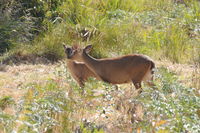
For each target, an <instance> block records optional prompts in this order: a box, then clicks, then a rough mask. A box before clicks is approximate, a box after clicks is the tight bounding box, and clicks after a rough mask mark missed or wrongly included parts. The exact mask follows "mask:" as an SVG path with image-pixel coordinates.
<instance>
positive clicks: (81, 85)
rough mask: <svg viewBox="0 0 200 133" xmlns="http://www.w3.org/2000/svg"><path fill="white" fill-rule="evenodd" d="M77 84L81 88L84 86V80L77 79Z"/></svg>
mask: <svg viewBox="0 0 200 133" xmlns="http://www.w3.org/2000/svg"><path fill="white" fill-rule="evenodd" d="M78 84H79V86H80V87H81V88H83V87H84V86H85V84H84V81H83V80H82V79H79V80H78Z"/></svg>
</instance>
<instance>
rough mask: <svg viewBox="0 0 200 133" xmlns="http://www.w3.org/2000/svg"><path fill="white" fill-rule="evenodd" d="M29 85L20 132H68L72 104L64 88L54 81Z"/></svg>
mask: <svg viewBox="0 0 200 133" xmlns="http://www.w3.org/2000/svg"><path fill="white" fill-rule="evenodd" d="M28 87H29V90H28V92H27V95H26V96H25V101H24V104H23V110H22V111H23V115H22V116H21V118H20V119H21V122H22V124H21V126H20V128H19V132H38V133H39V132H68V131H69V128H70V127H68V124H69V123H70V122H69V118H68V115H69V112H70V108H71V107H70V106H71V105H70V102H69V101H68V98H67V97H66V95H65V93H63V90H62V89H60V88H59V86H58V85H57V84H56V83H55V82H53V81H49V82H47V83H46V84H45V85H44V86H40V85H37V84H33V85H30V86H28Z"/></svg>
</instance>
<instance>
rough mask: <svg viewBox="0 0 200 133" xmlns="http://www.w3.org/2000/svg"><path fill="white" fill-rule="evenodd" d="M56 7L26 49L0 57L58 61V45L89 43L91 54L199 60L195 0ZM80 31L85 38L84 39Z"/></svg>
mask: <svg viewBox="0 0 200 133" xmlns="http://www.w3.org/2000/svg"><path fill="white" fill-rule="evenodd" d="M56 11H57V12H59V13H60V16H61V17H60V18H58V19H59V22H54V24H52V23H51V22H49V23H48V22H46V23H47V25H50V26H49V28H48V30H47V31H46V32H45V33H42V34H40V35H39V36H37V37H36V38H35V40H34V41H32V42H31V43H30V44H29V46H30V47H26V46H25V47H24V45H23V44H22V45H19V47H17V48H16V49H13V50H11V51H10V52H11V53H13V54H5V56H4V58H2V59H1V60H5V59H7V58H8V57H9V56H10V55H15V54H17V53H27V54H25V56H28V55H29V54H30V55H34V56H36V57H37V56H39V57H44V58H47V59H49V60H53V61H57V60H59V59H62V58H64V52H63V49H62V43H66V44H69V45H73V44H80V45H86V44H88V43H89V44H93V45H94V47H95V50H94V51H95V52H93V53H92V55H93V56H95V57H98V58H100V57H110V56H113V55H123V54H130V53H142V54H147V55H150V56H151V57H153V58H155V59H157V60H158V59H169V60H171V61H173V62H178V63H196V62H199V54H198V53H199V50H200V47H199V39H200V38H199V36H200V31H199V26H200V25H199V21H200V19H199V16H200V15H199V14H200V4H199V2H198V1H196V0H194V1H187V2H186V1H185V3H184V4H179V3H176V2H174V1H173V0H170V1H169V0H159V1H157V0H153V1H148V0H142V1H130V0H127V1H122V0H108V1H107V0H106V1H105V0H103V1H96V2H93V1H91V0H87V1H80V0H76V1H71V0H66V1H63V4H61V5H60V6H58V7H57V9H56ZM85 29H86V31H88V32H89V36H86V37H83V30H85ZM23 47H24V48H23ZM21 49H22V50H21ZM22 55H23V54H22Z"/></svg>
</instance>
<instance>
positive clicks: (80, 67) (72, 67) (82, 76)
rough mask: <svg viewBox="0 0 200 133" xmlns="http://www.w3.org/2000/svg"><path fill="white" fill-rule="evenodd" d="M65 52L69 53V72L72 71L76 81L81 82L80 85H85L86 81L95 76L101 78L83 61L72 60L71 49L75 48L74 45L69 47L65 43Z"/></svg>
mask: <svg viewBox="0 0 200 133" xmlns="http://www.w3.org/2000/svg"><path fill="white" fill-rule="evenodd" d="M63 47H64V50H65V54H66V55H67V61H66V62H67V67H68V69H69V72H70V73H71V76H72V77H73V78H74V79H75V80H76V82H77V83H78V84H79V86H80V87H84V86H85V82H86V81H87V80H88V79H89V78H91V77H93V78H96V79H98V80H101V79H100V78H99V76H98V75H96V74H95V73H94V72H93V71H91V70H90V69H89V68H88V67H87V66H86V65H85V64H84V63H83V62H77V61H74V60H71V56H72V53H71V49H74V48H73V47H71V48H70V47H69V46H66V45H63Z"/></svg>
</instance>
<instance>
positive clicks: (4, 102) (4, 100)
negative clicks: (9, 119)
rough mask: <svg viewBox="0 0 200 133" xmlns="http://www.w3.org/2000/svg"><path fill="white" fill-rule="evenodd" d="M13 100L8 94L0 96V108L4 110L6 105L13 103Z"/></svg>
mask: <svg viewBox="0 0 200 133" xmlns="http://www.w3.org/2000/svg"><path fill="white" fill-rule="evenodd" d="M14 103H15V101H14V99H13V98H12V97H10V96H5V97H2V98H0V109H2V110H4V109H5V108H6V107H7V106H9V105H12V104H14Z"/></svg>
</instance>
